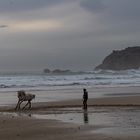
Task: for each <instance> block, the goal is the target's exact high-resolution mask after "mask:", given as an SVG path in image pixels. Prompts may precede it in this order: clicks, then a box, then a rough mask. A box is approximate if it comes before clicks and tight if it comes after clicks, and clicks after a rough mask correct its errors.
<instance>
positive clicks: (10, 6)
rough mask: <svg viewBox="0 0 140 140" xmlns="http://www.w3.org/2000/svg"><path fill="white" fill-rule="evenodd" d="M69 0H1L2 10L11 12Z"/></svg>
mask: <svg viewBox="0 0 140 140" xmlns="http://www.w3.org/2000/svg"><path fill="white" fill-rule="evenodd" d="M66 1H67V0H0V12H1V13H5V12H6V13H9V12H17V11H26V10H32V9H38V8H42V7H49V6H52V5H56V4H60V3H63V2H66Z"/></svg>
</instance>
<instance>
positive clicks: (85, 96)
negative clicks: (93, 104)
mask: <svg viewBox="0 0 140 140" xmlns="http://www.w3.org/2000/svg"><path fill="white" fill-rule="evenodd" d="M83 92H84V94H83V108H84V109H87V100H88V92H87V90H86V89H85V88H84V89H83Z"/></svg>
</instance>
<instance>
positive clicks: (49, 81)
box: [0, 70, 140, 89]
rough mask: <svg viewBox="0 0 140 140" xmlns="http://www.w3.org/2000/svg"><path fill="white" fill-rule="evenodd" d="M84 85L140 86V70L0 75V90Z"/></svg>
mask: <svg viewBox="0 0 140 140" xmlns="http://www.w3.org/2000/svg"><path fill="white" fill-rule="evenodd" d="M83 85H86V86H93V87H98V86H101V87H102V86H108V87H111V86H136V85H137V86H140V70H126V71H110V70H98V71H93V72H86V73H85V74H83V73H82V74H73V75H72V74H71V75H44V74H42V75H10V76H9V75H4V76H3V75H0V89H2V88H26V87H53V86H61V87H62V86H83Z"/></svg>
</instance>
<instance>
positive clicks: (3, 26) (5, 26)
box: [0, 25, 8, 28]
mask: <svg viewBox="0 0 140 140" xmlns="http://www.w3.org/2000/svg"><path fill="white" fill-rule="evenodd" d="M7 27H8V25H0V28H7Z"/></svg>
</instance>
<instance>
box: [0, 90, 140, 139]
mask: <svg viewBox="0 0 140 140" xmlns="http://www.w3.org/2000/svg"><path fill="white" fill-rule="evenodd" d="M138 89H139V88H137V89H136V91H135V93H136V94H135V93H134V94H131V95H132V96H130V94H125V96H124V95H122V96H121V95H120V94H116V95H115V94H113V95H111V96H104V97H100V98H92V97H91V96H90V97H89V100H88V110H87V111H86V112H85V111H84V110H83V109H82V99H71V98H70V99H69V100H61V101H49V102H38V101H36V102H32V108H31V110H21V111H15V110H14V108H15V106H16V103H15V104H10V105H9V104H8V105H6V106H0V139H2V140H11V138H12V139H14V140H24V139H27V140H38V139H40V140H46V139H47V140H57V139H61V140H65V139H67V140H71V139H74V140H79V139H80V140H93V138H94V139H96V140H117V139H120V140H131V139H133V140H139V139H140V135H139V133H137V136H134V135H132V136H129V137H128V136H127V134H126V135H125V136H122V135H121V136H116V135H110V134H107V133H102V131H103V132H104V130H108V129H112V128H113V126H106V125H104V124H100V125H96V124H94V122H93V124H94V125H91V124H88V125H87V124H85V125H81V124H75V123H71V122H65V121H63V119H62V121H61V120H59V119H58V118H57V115H62V116H63V115H65V114H68V113H73V114H75V115H76V113H81V115H82V116H84V115H85V116H84V117H85V119H87V118H86V117H92V116H91V114H92V113H93V118H95V117H96V116H95V115H97V116H99V117H101V118H102V122H104V119H105V116H104V113H105V114H108V113H109V114H110V113H111V114H112V113H114V114H113V115H115V116H116V115H118V116H119V117H120V116H121V115H122V114H123V113H126V114H127V113H128V114H130V116H131V115H134V114H133V113H135V116H136V117H137V118H139V115H140V112H139V115H137V111H139V109H140V95H139V92H138ZM95 90H97V89H95ZM98 90H101V92H102V90H103V89H98ZM112 90H114V88H113V89H112ZM112 90H111V92H110V93H112ZM126 90H127V89H126ZM126 90H125V91H124V92H123V93H126ZM89 91H90V93H91V89H90V90H89ZM105 92H107V93H108V89H107V91H105ZM114 92H115V93H118V88H117V91H114ZM119 93H121V91H119ZM128 93H133V92H132V90H130V91H129V92H128ZM114 95H115V96H114ZM46 96H47V95H46ZM24 104H25V103H24ZM24 104H23V105H24ZM133 110H135V111H136V112H133ZM8 113H9V114H8ZM86 113H87V114H86ZM118 113H120V114H118ZM34 114H38V115H50V114H52V115H54V116H56V119H53V117H52V118H47V117H46V118H45V119H41V118H34V117H33V115H34ZM128 116H129V115H128ZM106 117H107V116H106ZM119 117H118V118H119ZM121 117H122V118H123V117H124V116H123V115H122V116H121ZM137 118H136V120H133V118H131V117H130V118H128V119H127V120H128V124H129V123H133V121H136V122H137ZM70 119H71V118H70ZM89 119H90V118H89ZM111 119H112V118H111ZM114 119H115V120H117V118H114ZM97 120H98V117H97ZM95 121H96V120H95ZM120 121H122V120H120ZM129 121H130V122H129ZM131 121H132V122H131ZM137 123H138V124H137ZM137 123H136V126H134V128H133V129H135V127H136V128H137V127H138V128H139V121H138V122H137ZM114 127H115V126H114ZM118 130H119V129H118ZM100 131H101V132H100ZM98 132H99V133H98ZM105 132H106V131H105Z"/></svg>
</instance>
